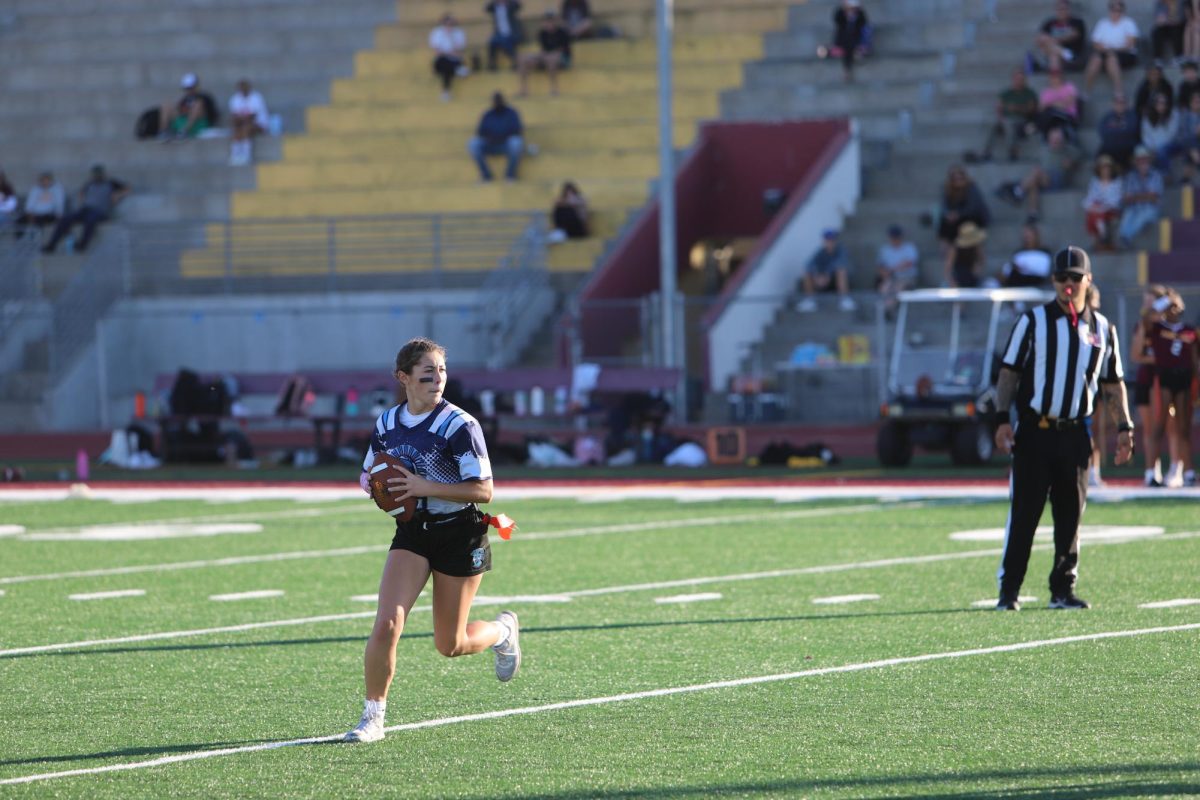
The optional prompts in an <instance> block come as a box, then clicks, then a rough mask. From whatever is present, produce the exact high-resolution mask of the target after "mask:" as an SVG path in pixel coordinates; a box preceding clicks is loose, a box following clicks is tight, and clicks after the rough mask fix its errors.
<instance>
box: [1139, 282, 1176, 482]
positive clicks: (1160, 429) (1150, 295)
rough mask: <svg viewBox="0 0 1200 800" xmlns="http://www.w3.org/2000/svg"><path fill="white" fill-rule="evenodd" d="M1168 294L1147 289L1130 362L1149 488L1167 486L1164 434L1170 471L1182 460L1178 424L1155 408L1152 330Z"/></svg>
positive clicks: (1162, 288) (1156, 285) (1160, 288)
mask: <svg viewBox="0 0 1200 800" xmlns="http://www.w3.org/2000/svg"><path fill="white" fill-rule="evenodd" d="M1166 293H1167V287H1165V286H1163V285H1162V284H1159V283H1153V284H1150V285H1148V286H1146V287H1145V288H1144V289H1143V291H1142V309H1141V314H1140V316H1139V317H1138V322H1137V327H1136V328H1134V331H1133V336H1132V337H1131V339H1130V344H1129V353H1130V356H1129V357H1130V360H1131V361H1132V362H1133V363H1135V364H1137V377H1136V378H1135V379H1134V384H1133V386H1134V388H1133V398H1134V405H1135V406H1137V412H1138V420H1139V424H1140V425H1141V427H1142V447H1143V451H1142V452H1143V453H1144V454H1145V455H1144V456H1143V459H1144V460H1145V462H1146V477H1145V483H1146V485H1147V486H1162V485H1163V473H1162V464H1161V463H1160V462H1159V455H1160V447H1159V445H1160V444H1161V443H1162V438H1163V433H1164V432H1165V433H1166V434H1167V446H1168V460H1167V466H1168V467H1169V466H1170V465H1171V464H1172V463H1174V462H1175V461H1177V460H1178V459H1177V457H1176V455H1175V420H1173V419H1172V418H1171V417H1170V416H1169V415H1168V416H1167V417H1166V418H1165V419H1161V418H1159V416H1158V411H1159V409H1158V408H1156V407H1155V403H1154V392H1155V385H1156V384H1157V383H1158V370H1157V369H1155V367H1154V349H1153V348H1152V347H1151V346H1150V329H1151V328H1153V327H1154V325H1155V324H1156V323H1157V322H1158V320H1159V318H1160V317H1161V316H1162V315H1161V314H1160V313H1159V312H1158V311H1156V310H1155V309H1154V302H1155V301H1156V300H1158V299H1159V298H1160V297H1163V296H1165V295H1166Z"/></svg>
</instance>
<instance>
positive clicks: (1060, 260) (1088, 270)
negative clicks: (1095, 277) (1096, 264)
mask: <svg viewBox="0 0 1200 800" xmlns="http://www.w3.org/2000/svg"><path fill="white" fill-rule="evenodd" d="M1054 271H1055V272H1077V273H1079V274H1080V275H1091V274H1092V260H1091V259H1090V258H1088V254H1087V253H1085V252H1084V250H1083V248H1082V247H1076V246H1074V245H1071V246H1070V247H1064V248H1063V249H1062V250H1059V251H1058V252H1057V253H1055V254H1054Z"/></svg>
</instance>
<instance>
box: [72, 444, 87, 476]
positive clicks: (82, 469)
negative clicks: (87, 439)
mask: <svg viewBox="0 0 1200 800" xmlns="http://www.w3.org/2000/svg"><path fill="white" fill-rule="evenodd" d="M75 478H76V479H77V480H80V481H86V480H87V479H88V454H87V450H84V449H83V448H82V447H81V448H79V450H77V451H76V452H75Z"/></svg>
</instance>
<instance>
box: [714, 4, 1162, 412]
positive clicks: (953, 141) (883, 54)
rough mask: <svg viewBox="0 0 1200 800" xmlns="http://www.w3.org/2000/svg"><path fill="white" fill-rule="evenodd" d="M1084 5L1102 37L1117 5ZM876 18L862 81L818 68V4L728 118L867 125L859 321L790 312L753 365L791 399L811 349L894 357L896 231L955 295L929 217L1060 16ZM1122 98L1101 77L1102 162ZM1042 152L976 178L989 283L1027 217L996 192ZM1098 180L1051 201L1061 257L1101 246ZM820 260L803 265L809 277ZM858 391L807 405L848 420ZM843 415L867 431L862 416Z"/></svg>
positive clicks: (719, 399) (980, 169) (1129, 85)
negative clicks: (1015, 73) (886, 303)
mask: <svg viewBox="0 0 1200 800" xmlns="http://www.w3.org/2000/svg"><path fill="white" fill-rule="evenodd" d="M1076 5H1077V13H1079V15H1080V16H1082V17H1083V18H1084V20H1085V21H1086V22H1087V24H1088V28H1089V30H1090V28H1091V25H1092V24H1094V22H1095V20H1097V19H1098V18H1100V17H1101V16H1103V14H1104V13H1105V4H1104V3H1102V2H1097V0H1087V1H1086V2H1085V3H1083V4H1082V5H1081V4H1076ZM867 12H868V14H870V15H871V18H872V21H873V22H877V23H878V26H879V28H878V30H879V36H878V38H877V41H878V47H877V49H876V55H874V56H873V57H872V58H871V59H869V60H868V61H867V62H866V63H865V64H863V65H861V66H860V67H859V68H858V69H857V70H856V80H855V82H854V83H852V84H848V85H847V84H844V83H843V81H842V75H841V69H840V65H839V64H838V63H832V62H821V61H817V60H816V59H815V58H814V56H813V53H814V51H815V48H816V45H817V44H820V43H823V42H825V41H826V40H827V39H828V36H829V30H830V27H831V26H830V23H829V21H828V13H829V10H828V9H827V8H816V7H812V6H804V7H798V8H795V9H793V12H792V18H791V21H790V25H789V29H788V31H787V32H786V33H784V34H779V35H777V36H773V37H770V39H769V41H768V42H767V45H766V52H767V55H768V57H767V59H766V60H764V61H763V62H761V63H758V64H754V65H750V66H748V67H747V79H746V82H745V85H744V87H743V88H742V89H740V90H736V91H734V92H731V93H727V95H726V96H725V97H724V98H723V102H722V113H723V116H732V117H735V118H761V117H768V118H769V117H801V118H803V117H814V118H815V117H824V116H829V115H831V114H833V113H846V114H850V115H852V116H854V117H855V118H856V119H857V120H858V122H859V126H860V133H861V136H862V144H863V154H864V159H863V161H864V175H863V185H864V193H863V198H862V200H861V202H860V204H859V206H858V208H857V209H856V213H855V214H854V215H853V216H852V217H851V218H848V219H847V220H846V221H845V225H844V229H843V242H844V243H845V245H846V247H847V249H848V251H849V254H850V256H851V259H852V263H853V264H854V270H853V273H852V277H851V284H852V288H853V289H854V290H855V291H856V293H857V295H858V298H859V309H858V311H857V312H856V313H854V314H847V313H845V312H842V311H839V310H837V309H836V304H835V303H833V302H832V301H830V300H826V301H823V302H822V305H821V310H819V311H818V312H815V313H808V314H800V313H797V312H795V311H793V310H792V309H791V308H790V307H785V308H783V309H782V310H781V311H780V312H779V313H778V314H777V316H776V319H775V322H774V324H773V325H772V326H771V327H770V328H769V329H768V332H767V335H766V337H765V338H764V340H763V341H762V342H761V343H760V345H759V346H758V347H757V348H755V349H754V350H752V351H751V352H749V353H748V354H747V357H746V360H745V362H744V365H743V367H744V370H745V371H746V373H747V374H751V375H758V376H762V377H765V378H766V380H767V383H768V385H773V386H776V387H779V386H783V385H784V384H785V383H786V382H787V376H788V374H789V371H788V370H782V371H781V370H779V369H777V366H778V365H779V364H780V362H786V360H787V355H788V354H789V353H790V352H791V350H792V347H793V346H794V345H795V344H796V343H798V342H804V341H813V342H823V343H825V344H827V345H829V346H830V347H831V348H833V349H834V350H836V337H837V336H838V335H840V334H842V333H847V332H862V328H863V326H864V325H866V326H867V330H868V331H869V332H870V336H871V339H872V346H873V350H874V352H872V357H873V358H878V357H879V356H880V352H879V348H878V345H879V343H878V342H877V341H875V340H876V339H877V338H878V337H877V336H876V335H875V333H874V327H873V325H870V324H868V323H870V321H873V320H874V319H875V298H874V293H873V291H872V289H873V282H874V275H875V267H874V264H875V254H876V251H877V249H878V247H879V245H880V244H882V243H883V241H884V240H885V231H886V229H887V227H888V226H889V225H890V224H900V225H902V226H904V228H905V229H906V231H907V232H908V234H909V236H910V238H911V239H912V240H913V241H914V242H915V243H916V244H917V246H918V248H919V250H920V253H921V256H922V259H921V278H922V284H921V285H924V286H939V285H942V283H943V267H942V259H941V252H940V249H939V245H938V242H937V240H936V231H935V230H933V229H932V228H930V227H924V226H923V225H922V224H921V218H922V216H923V215H926V214H933V213H934V212H935V211H936V208H937V203H938V198H939V196H940V188H941V185H942V183H943V182H944V180H945V176H946V171H947V168H948V167H949V166H950V165H951V164H955V163H961V162H962V154H963V153H964V151H968V150H976V151H977V150H980V149H982V146H983V143H984V140H985V138H986V132H987V127H988V124H989V122H990V120H991V119H992V118H993V114H994V111H993V109H994V105H995V102H996V97H997V95H998V93H999V92H1000V91H1001V90H1002V89H1003V88H1005V87H1006V86H1007V85H1008V80H1009V75H1010V73H1011V71H1012V70H1013V69H1014V68H1017V67H1019V66H1021V64H1022V62H1023V57H1024V53H1025V51H1026V50H1028V49H1029V48H1030V47H1031V45H1032V41H1033V38H1034V34H1035V32H1036V30H1037V27H1038V26H1039V25H1040V24H1041V22H1042V20H1043V19H1044V18H1045V17H1046V16H1047V15H1048V14H1049V13H1051V9H1049V7H1048V6H1046V4H1045V3H1043V2H1040V1H1035V0H1000V2H999V3H998V7H997V9H996V18H995V19H989V18H988V14H987V9H985V8H984V7H983V6H982V4H978V3H974V4H973V3H970V2H968V3H964V4H958V3H955V4H945V3H940V2H939V0H929V2H921V0H907V1H906V2H893V3H887V2H884V3H872V4H869V5H868V6H867ZM1135 13H1137V12H1136V11H1135ZM1143 16H1145V15H1143ZM1137 21H1138V24H1139V26H1140V27H1142V28H1143V30H1149V23H1150V20H1149V19H1148V18H1146V19H1142V18H1137ZM1067 77H1068V79H1070V80H1074V81H1075V82H1076V84H1077V85H1078V86H1079V88H1080V90H1081V91H1082V89H1083V86H1082V74H1081V73H1068V75H1067ZM1168 77H1170V78H1171V79H1172V80H1175V79H1177V77H1178V75H1177V73H1176V72H1169V73H1168ZM1141 78H1142V70H1135V71H1133V73H1131V74H1127V75H1126V77H1125V83H1126V86H1125V91H1126V92H1127V93H1128V94H1132V92H1133V90H1134V89H1135V88H1136V85H1137V83H1138V82H1140V80H1141ZM1044 82H1045V78H1044V76H1041V75H1035V76H1033V77H1032V78H1031V80H1030V85H1031V86H1032V87H1033V88H1034V89H1035V90H1039V89H1040V88H1041V87H1042V86H1043V85H1044ZM1110 100H1111V88H1110V86H1109V84H1108V81H1107V79H1104V78H1101V79H1100V80H1099V81H1098V82H1097V83H1096V85H1095V87H1094V89H1093V91H1092V93H1091V96H1090V98H1089V102H1088V103H1086V104H1085V107H1084V114H1085V116H1084V120H1083V124H1082V126H1081V133H1082V137H1081V138H1082V144H1083V146H1084V149H1085V152H1086V153H1088V154H1091V153H1094V152H1095V149H1096V147H1097V144H1098V138H1097V136H1096V133H1095V129H1096V123H1097V122H1098V120H1099V117H1100V115H1101V114H1102V113H1103V112H1104V111H1105V110H1107V108H1108V107H1109V104H1110ZM1037 154H1038V145H1037V143H1036V142H1034V141H1030V142H1029V143H1027V144H1026V145H1025V146H1024V148H1023V150H1022V153H1021V158H1020V160H1019V161H1017V162H1015V163H1008V162H1007V160H1001V161H995V162H990V163H986V164H978V165H972V166H968V172H969V173H970V174H971V175H972V177H973V179H974V180H975V181H976V183H977V184H978V185H979V187H980V189H981V191H982V192H983V193H984V195H985V197H986V199H987V201H988V204H989V207H990V209H991V211H992V215H993V222H992V224H991V226H990V227H989V231H988V232H989V239H988V242H987V245H986V247H985V250H986V252H987V272H988V273H989V274H995V273H997V272H998V271H999V269H1000V267H1001V266H1002V264H1003V263H1004V261H1005V260H1006V259H1007V257H1008V255H1009V254H1010V253H1011V252H1012V251H1014V250H1015V249H1017V246H1018V245H1019V243H1020V228H1021V226H1022V224H1023V222H1024V220H1025V217H1026V213H1027V212H1026V210H1025V209H1023V208H1015V207H1013V206H1012V205H1010V204H1008V203H1007V202H1005V201H1003V200H1000V199H997V198H996V197H995V195H994V190H995V189H996V187H997V186H999V185H1000V184H1001V183H1003V182H1005V181H1015V180H1019V179H1020V178H1021V177H1023V176H1024V175H1025V174H1026V173H1027V172H1028V171H1029V170H1030V169H1031V168H1032V167H1033V166H1034V165H1035V164H1036V163H1037ZM1090 175H1091V170H1090V166H1089V165H1087V164H1085V165H1084V166H1083V167H1081V168H1080V170H1079V171H1078V172H1077V173H1076V176H1075V180H1074V181H1073V184H1072V188H1070V189H1067V190H1064V191H1061V192H1056V193H1053V194H1047V195H1044V196H1043V199H1042V210H1041V215H1040V224H1039V227H1040V229H1041V232H1042V237H1043V243H1044V244H1045V246H1047V247H1049V248H1051V249H1054V248H1057V247H1061V246H1063V245H1065V244H1068V243H1083V244H1085V245H1086V244H1087V243H1088V241H1087V239H1088V237H1087V235H1086V233H1085V232H1084V225H1083V211H1082V208H1081V202H1082V198H1083V191H1084V189H1085V188H1086V184H1087V180H1088V178H1089V177H1090ZM1177 204H1178V193H1177V192H1175V191H1172V190H1168V193H1167V196H1166V198H1165V199H1164V209H1165V210H1166V213H1168V214H1169V213H1170V209H1172V208H1176V207H1177ZM1156 242H1157V232H1156V231H1147V232H1146V233H1145V234H1144V235H1143V237H1142V238H1141V239H1140V240H1139V241H1138V243H1137V244H1138V245H1139V246H1141V247H1143V248H1153V247H1155V246H1156ZM809 255H810V254H807V253H799V254H797V255H796V270H797V279H799V275H800V274H801V272H802V271H803V268H804V264H805V263H806V261H807V258H808V256H809ZM1093 264H1094V268H1095V271H1096V276H1097V282H1098V283H1099V284H1101V285H1102V286H1108V287H1113V288H1115V287H1118V286H1124V285H1128V284H1132V283H1136V282H1137V269H1136V267H1137V254H1136V253H1119V254H1099V255H1096V256H1095V257H1094V261H1093ZM798 285H799V284H798V282H797V287H798ZM789 305H790V304H789ZM889 335H890V334H889ZM875 382H876V381H874V380H872V383H875ZM844 388H845V387H837V386H833V387H832V388H831V391H829V393H828V394H827V395H820V396H818V397H816V398H815V399H814V398H812V397H809V398H806V405H807V404H816V405H819V406H821V407H826V408H835V409H837V408H839V405H838V402H840V400H841V398H842V397H843V396H844V394H842V392H843V390H844ZM876 389H877V387H873V389H872V391H875V390H876ZM724 408H725V396H724V394H723V393H714V394H713V395H712V396H711V397H709V398H708V399H707V401H706V416H707V417H708V418H709V419H711V420H718V419H721V418H723V416H724V414H725V411H724ZM842 408H844V406H842ZM792 414H793V416H797V418H803V414H804V411H803V410H802V409H793V411H792ZM843 416H844V419H846V420H851V419H855V420H856V421H862V420H861V418H860V417H857V416H855V415H854V414H853V413H849V412H848V413H846V414H845V415H843Z"/></svg>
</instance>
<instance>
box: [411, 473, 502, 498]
mask: <svg viewBox="0 0 1200 800" xmlns="http://www.w3.org/2000/svg"><path fill="white" fill-rule="evenodd" d="M396 471H397V472H399V473H400V475H399V476H398V477H394V478H388V484H389V485H390V488H389V491H391V492H392V494H395V495H396V496H397V498H398V499H400V500H404V499H406V498H408V497H436V498H438V499H440V500H450V501H452V502H455V503H490V502H492V479H491V478H470V479H467V480H465V481H460V482H458V483H439V482H438V481H431V480H429V479H428V478H424V477H421V476H420V475H418V474H417V473H415V472H410V471H409V470H406V469H405V468H404V467H396Z"/></svg>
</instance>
